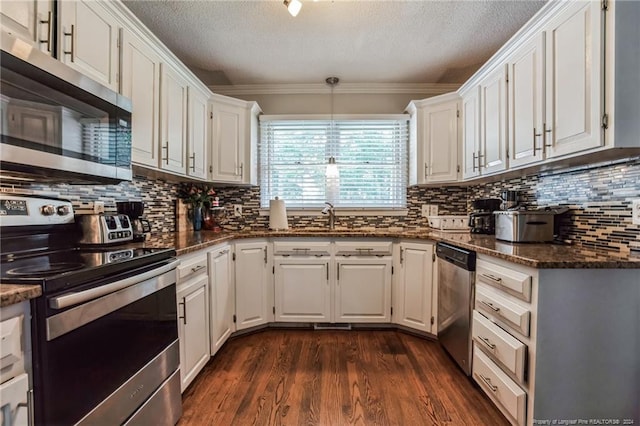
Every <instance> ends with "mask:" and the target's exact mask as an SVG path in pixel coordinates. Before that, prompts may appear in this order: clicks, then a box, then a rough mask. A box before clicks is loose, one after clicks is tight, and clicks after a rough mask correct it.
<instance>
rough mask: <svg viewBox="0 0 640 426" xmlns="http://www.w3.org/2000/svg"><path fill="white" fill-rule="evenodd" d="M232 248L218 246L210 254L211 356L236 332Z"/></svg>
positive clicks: (226, 245)
mask: <svg viewBox="0 0 640 426" xmlns="http://www.w3.org/2000/svg"><path fill="white" fill-rule="evenodd" d="M232 256H233V254H232V248H231V246H230V245H229V244H223V245H220V246H217V247H215V248H213V249H212V250H210V251H209V252H208V259H209V280H210V283H209V289H210V291H209V293H210V296H211V306H210V309H209V317H210V319H211V321H210V330H211V339H210V340H211V350H210V354H211V356H213V355H215V353H216V352H218V350H219V349H220V348H221V347H222V345H224V343H225V342H226V341H227V339H228V338H229V336H231V333H233V332H234V331H235V325H234V323H233V317H234V315H235V291H234V290H235V286H234V282H233V278H234V277H233V261H232Z"/></svg>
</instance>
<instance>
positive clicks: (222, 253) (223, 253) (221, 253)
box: [215, 249, 229, 259]
mask: <svg viewBox="0 0 640 426" xmlns="http://www.w3.org/2000/svg"><path fill="white" fill-rule="evenodd" d="M227 253H229V249H226V250H222V251H220V252H218V254H217V255H216V257H215V259H218V258H219V257H222V256H224V255H225V254H227Z"/></svg>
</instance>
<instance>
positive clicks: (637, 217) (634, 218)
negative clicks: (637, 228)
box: [631, 200, 640, 225]
mask: <svg viewBox="0 0 640 426" xmlns="http://www.w3.org/2000/svg"><path fill="white" fill-rule="evenodd" d="M631 223H633V224H634V225H640V200H632V201H631Z"/></svg>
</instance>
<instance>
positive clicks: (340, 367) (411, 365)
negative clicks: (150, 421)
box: [178, 329, 508, 426]
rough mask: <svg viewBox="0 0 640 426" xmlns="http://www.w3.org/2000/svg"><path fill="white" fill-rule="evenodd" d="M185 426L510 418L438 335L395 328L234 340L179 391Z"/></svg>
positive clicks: (277, 333) (498, 421)
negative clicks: (422, 335) (427, 337)
mask: <svg viewBox="0 0 640 426" xmlns="http://www.w3.org/2000/svg"><path fill="white" fill-rule="evenodd" d="M182 399H183V410H184V413H183V415H182V419H181V420H180V422H179V423H178V424H179V425H181V426H187V425H355V424H358V425H403V426H409V425H491V426H497V425H508V422H507V421H506V419H505V418H504V417H503V416H502V414H500V412H499V411H498V410H497V409H496V408H495V407H494V406H493V405H492V403H491V401H489V399H488V398H487V397H486V396H484V395H483V394H482V393H481V391H480V389H479V388H478V387H477V386H476V385H475V384H474V383H472V381H471V380H470V379H469V378H467V377H466V376H465V375H464V374H463V373H462V371H461V370H459V369H458V368H457V366H456V365H454V363H453V361H452V360H451V359H449V358H448V356H447V354H446V353H445V352H444V351H443V350H442V348H441V347H440V346H439V344H438V343H437V342H433V341H429V340H425V339H421V338H419V337H415V336H412V335H408V334H405V333H402V332H398V331H391V330H383V331H377V330H376V331H374V330H358V331H312V330H273V329H270V330H265V331H262V332H258V333H255V334H251V335H246V336H241V337H237V338H234V339H231V340H230V341H229V342H227V343H226V345H225V346H224V347H223V348H222V349H221V350H220V352H219V353H218V354H216V356H215V357H214V358H213V359H212V360H211V361H210V362H209V363H208V364H207V366H206V367H205V368H204V370H203V371H202V372H201V373H200V375H199V376H198V377H197V378H196V379H195V380H194V382H193V383H192V384H191V386H189V388H188V389H187V390H186V392H185V393H184V394H183V398H182Z"/></svg>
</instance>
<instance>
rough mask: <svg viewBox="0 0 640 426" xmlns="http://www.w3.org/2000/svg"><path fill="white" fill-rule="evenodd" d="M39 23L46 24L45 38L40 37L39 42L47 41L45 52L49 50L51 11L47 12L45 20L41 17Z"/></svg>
mask: <svg viewBox="0 0 640 426" xmlns="http://www.w3.org/2000/svg"><path fill="white" fill-rule="evenodd" d="M40 23H41V24H46V25H47V39H46V40H43V39H42V38H40V43H47V52H51V11H49V12H47V19H46V20H45V21H43V20H42V19H41V20H40Z"/></svg>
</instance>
